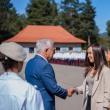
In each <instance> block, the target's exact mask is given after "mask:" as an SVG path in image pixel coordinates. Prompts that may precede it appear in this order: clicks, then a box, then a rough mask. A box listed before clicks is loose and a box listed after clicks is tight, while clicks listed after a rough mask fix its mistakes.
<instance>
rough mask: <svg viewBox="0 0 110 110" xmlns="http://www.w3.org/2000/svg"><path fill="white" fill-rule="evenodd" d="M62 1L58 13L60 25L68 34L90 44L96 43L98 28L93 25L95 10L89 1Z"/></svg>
mask: <svg viewBox="0 0 110 110" xmlns="http://www.w3.org/2000/svg"><path fill="white" fill-rule="evenodd" d="M85 1H86V2H79V0H64V1H63V2H62V11H61V12H60V24H61V25H62V26H64V27H65V28H66V29H67V30H68V31H69V32H71V33H72V34H74V35H76V36H77V37H80V38H82V39H84V40H86V41H88V36H90V39H91V40H90V41H91V43H96V42H97V36H98V27H97V26H96V23H95V20H94V18H95V13H96V12H95V8H94V7H93V6H92V3H91V0H85Z"/></svg>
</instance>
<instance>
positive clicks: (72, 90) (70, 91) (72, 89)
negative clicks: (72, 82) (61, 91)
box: [67, 87, 74, 97]
mask: <svg viewBox="0 0 110 110" xmlns="http://www.w3.org/2000/svg"><path fill="white" fill-rule="evenodd" d="M67 92H68V97H71V96H72V95H73V93H74V88H72V87H71V88H68V89H67Z"/></svg>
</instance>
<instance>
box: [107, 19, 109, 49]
mask: <svg viewBox="0 0 110 110" xmlns="http://www.w3.org/2000/svg"><path fill="white" fill-rule="evenodd" d="M107 34H108V39H107V40H108V44H109V49H110V20H109V21H107Z"/></svg>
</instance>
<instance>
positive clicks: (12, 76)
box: [0, 72, 21, 80]
mask: <svg viewBox="0 0 110 110" xmlns="http://www.w3.org/2000/svg"><path fill="white" fill-rule="evenodd" d="M0 79H19V80H21V78H20V77H19V76H18V75H17V73H14V72H4V73H3V74H1V75H0Z"/></svg>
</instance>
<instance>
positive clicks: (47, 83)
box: [25, 39, 73, 110]
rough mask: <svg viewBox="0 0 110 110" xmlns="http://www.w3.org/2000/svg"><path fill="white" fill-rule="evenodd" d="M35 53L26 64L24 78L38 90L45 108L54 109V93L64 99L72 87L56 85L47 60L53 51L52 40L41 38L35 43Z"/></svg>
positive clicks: (70, 94)
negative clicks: (66, 87)
mask: <svg viewBox="0 0 110 110" xmlns="http://www.w3.org/2000/svg"><path fill="white" fill-rule="evenodd" d="M36 49H37V55H36V56H35V57H34V58H32V59H31V60H30V61H29V62H28V63H27V65H26V70H25V75H26V80H27V81H28V82H30V83H31V84H32V85H34V86H35V87H36V89H38V90H40V92H41V95H42V97H43V101H44V108H45V110H55V95H56V96H58V97H60V98H63V99H65V98H66V97H67V96H69V97H70V96H72V94H73V88H69V89H64V88H62V87H60V86H59V85H57V81H56V78H55V73H54V70H53V68H52V66H51V64H50V63H49V62H48V60H50V59H51V58H52V57H53V54H54V52H55V49H54V42H53V41H51V40H49V39H41V40H39V41H37V43H36Z"/></svg>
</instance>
